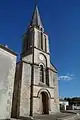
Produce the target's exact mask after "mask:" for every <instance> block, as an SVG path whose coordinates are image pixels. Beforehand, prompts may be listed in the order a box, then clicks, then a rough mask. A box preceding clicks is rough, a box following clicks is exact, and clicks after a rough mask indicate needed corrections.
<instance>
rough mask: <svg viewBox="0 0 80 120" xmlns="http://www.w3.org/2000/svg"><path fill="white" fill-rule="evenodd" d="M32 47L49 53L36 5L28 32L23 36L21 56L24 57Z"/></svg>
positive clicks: (46, 38) (46, 37)
mask: <svg viewBox="0 0 80 120" xmlns="http://www.w3.org/2000/svg"><path fill="white" fill-rule="evenodd" d="M33 45H34V46H33ZM32 47H34V48H36V49H40V50H42V51H43V52H45V53H49V43H48V35H47V34H45V32H44V27H43V24H42V21H41V18H40V14H39V10H38V7H37V5H36V6H35V9H34V12H33V15H32V19H31V23H30V25H29V27H28V30H27V32H26V33H25V34H24V36H23V48H22V54H24V55H25V54H26V53H27V52H28V51H29V50H30V49H31V48H32Z"/></svg>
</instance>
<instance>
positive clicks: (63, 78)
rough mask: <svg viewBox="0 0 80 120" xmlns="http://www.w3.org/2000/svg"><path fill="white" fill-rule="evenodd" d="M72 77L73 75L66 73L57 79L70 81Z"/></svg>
mask: <svg viewBox="0 0 80 120" xmlns="http://www.w3.org/2000/svg"><path fill="white" fill-rule="evenodd" d="M73 77H74V75H72V74H69V73H68V74H67V75H62V76H59V77H58V79H59V80H64V81H70V80H72V79H73Z"/></svg>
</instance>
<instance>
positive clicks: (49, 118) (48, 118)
mask: <svg viewBox="0 0 80 120" xmlns="http://www.w3.org/2000/svg"><path fill="white" fill-rule="evenodd" d="M72 116H74V114H72V113H58V114H55V115H41V116H36V117H34V120H57V119H58V118H64V117H67V118H68V117H72Z"/></svg>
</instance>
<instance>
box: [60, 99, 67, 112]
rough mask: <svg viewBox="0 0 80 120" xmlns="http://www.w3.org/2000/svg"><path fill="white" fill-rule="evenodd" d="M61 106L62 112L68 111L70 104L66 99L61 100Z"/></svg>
mask: <svg viewBox="0 0 80 120" xmlns="http://www.w3.org/2000/svg"><path fill="white" fill-rule="evenodd" d="M59 105H60V110H65V111H66V110H67V107H68V106H69V102H68V101H67V100H64V99H59Z"/></svg>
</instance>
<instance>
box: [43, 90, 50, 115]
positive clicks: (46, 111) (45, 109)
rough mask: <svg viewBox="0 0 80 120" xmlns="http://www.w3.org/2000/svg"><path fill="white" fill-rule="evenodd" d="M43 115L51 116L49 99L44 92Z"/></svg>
mask: <svg viewBox="0 0 80 120" xmlns="http://www.w3.org/2000/svg"><path fill="white" fill-rule="evenodd" d="M41 95H42V114H49V98H48V94H47V93H46V92H42V93H41Z"/></svg>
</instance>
